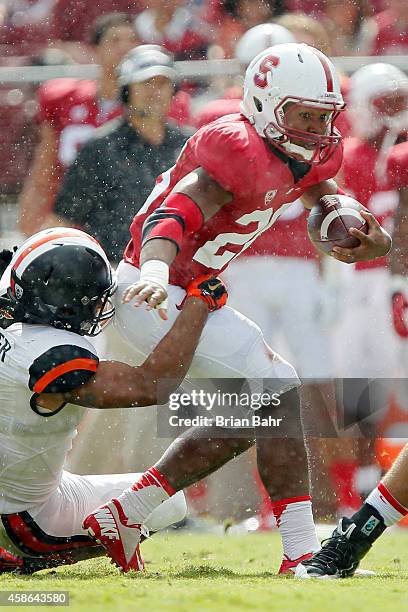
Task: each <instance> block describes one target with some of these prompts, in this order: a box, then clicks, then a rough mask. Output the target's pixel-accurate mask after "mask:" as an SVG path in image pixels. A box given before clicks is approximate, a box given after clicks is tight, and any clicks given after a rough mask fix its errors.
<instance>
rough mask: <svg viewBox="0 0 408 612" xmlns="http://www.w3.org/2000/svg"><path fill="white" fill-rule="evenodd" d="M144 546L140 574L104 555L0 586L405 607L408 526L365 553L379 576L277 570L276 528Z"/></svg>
mask: <svg viewBox="0 0 408 612" xmlns="http://www.w3.org/2000/svg"><path fill="white" fill-rule="evenodd" d="M142 552H143V556H144V558H145V561H146V568H147V569H146V572H144V573H143V574H134V573H129V574H127V575H122V574H120V573H119V572H118V570H117V569H115V568H114V567H113V566H112V565H110V564H109V561H108V560H107V559H105V558H103V559H95V560H92V561H83V562H82V563H78V564H77V565H73V566H70V567H66V568H58V569H57V570H45V571H43V572H39V573H37V574H35V575H34V576H31V577H12V578H10V576H7V575H3V576H1V577H0V581H1V585H0V590H6V589H7V590H10V589H16V590H31V589H32V590H67V591H69V593H70V600H71V602H70V607H69V609H70V610H84V611H85V610H86V611H87V610H106V611H110V610H118V611H122V610H140V611H143V612H144V611H147V612H156V611H159V610H166V611H167V610H168V611H174V612H176V611H177V612H184V611H185V612H187V611H188V612H196V611H197V612H204V611H205V612H207V611H217V612H228V611H232V610H234V611H236V610H264V611H268V612H269V611H275V610H279V611H281V612H292V611H295V610H296V611H297V610H299V611H303V610H304V611H307V612H309V611H313V612H316V611H318V612H320V611H322V612H326V611H328V612H340V611H341V612H343V611H345V612H354V611H356V612H357V611H367V612H377V611H379V610H381V611H384V612H393V611H395V612H397V611H398V612H403V611H404V610H408V530H407V531H406V532H405V531H404V530H400V531H396V532H393V533H391V534H390V535H387V536H386V537H383V539H382V540H381V541H380V542H378V543H377V546H376V548H375V550H374V551H371V552H370V554H369V556H367V558H366V559H365V562H364V564H363V567H365V568H369V569H374V570H376V571H377V572H378V574H377V576H376V577H374V578H352V579H347V580H341V581H326V582H323V581H317V580H313V581H300V580H295V579H293V578H278V577H277V576H276V571H277V568H278V566H279V562H280V559H281V548H280V542H279V537H278V535H276V534H253V535H247V536H224V537H222V536H215V535H208V534H205V535H204V534H203V535H195V534H194V535H188V534H183V533H179V534H164V535H156V536H154V537H153V538H152V539H151V540H150V541H148V542H146V543H145V544H144V545H143V547H142ZM9 609H10V608H9ZM19 609H28V608H26V607H23V608H21V607H20V608H19Z"/></svg>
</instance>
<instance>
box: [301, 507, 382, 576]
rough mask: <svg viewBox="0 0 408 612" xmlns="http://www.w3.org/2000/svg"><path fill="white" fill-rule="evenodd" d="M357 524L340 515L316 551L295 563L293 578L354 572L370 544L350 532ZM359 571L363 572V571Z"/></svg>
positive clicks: (350, 574)
mask: <svg viewBox="0 0 408 612" xmlns="http://www.w3.org/2000/svg"><path fill="white" fill-rule="evenodd" d="M356 528H357V525H356V524H355V523H354V522H353V521H352V520H350V519H348V518H342V519H340V521H339V524H338V526H337V528H336V529H335V530H334V531H333V533H332V535H331V536H330V538H328V539H327V540H323V542H322V548H321V549H320V550H319V552H317V553H315V554H314V555H313V557H312V558H311V559H308V560H305V561H303V562H302V563H300V564H299V565H298V566H297V568H296V572H295V576H296V578H325V579H336V578H348V577H350V576H353V575H354V573H355V572H356V570H357V568H358V565H359V563H360V561H361V559H362V558H363V557H364V556H365V555H366V554H367V552H368V551H369V550H370V548H371V546H372V544H371V542H370V541H369V540H368V539H367V538H364V537H358V534H356V533H354V534H353V532H354V531H355V529H356ZM352 536H354V537H352ZM356 536H357V537H356ZM359 573H360V572H359ZM361 573H362V574H363V572H362V571H361ZM364 573H365V574H373V572H364Z"/></svg>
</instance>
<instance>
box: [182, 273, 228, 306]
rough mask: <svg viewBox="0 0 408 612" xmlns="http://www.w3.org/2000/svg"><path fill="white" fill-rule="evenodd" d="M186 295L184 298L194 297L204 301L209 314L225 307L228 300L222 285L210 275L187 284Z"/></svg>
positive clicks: (199, 277) (204, 275)
mask: <svg viewBox="0 0 408 612" xmlns="http://www.w3.org/2000/svg"><path fill="white" fill-rule="evenodd" d="M186 293H187V295H186V297H187V296H195V297H198V298H200V299H202V300H204V302H206V303H207V305H208V310H209V311H210V312H213V311H214V310H218V309H219V308H222V307H223V306H225V304H226V303H227V298H228V292H227V289H226V287H225V285H224V283H223V282H222V280H221V279H219V278H217V277H216V276H213V275H212V274H203V275H202V276H198V277H197V278H195V279H193V280H192V281H191V282H190V283H189V284H188V286H187V288H186Z"/></svg>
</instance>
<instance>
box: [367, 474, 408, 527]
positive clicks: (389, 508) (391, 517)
mask: <svg viewBox="0 0 408 612" xmlns="http://www.w3.org/2000/svg"><path fill="white" fill-rule="evenodd" d="M366 504H370V506H372V507H373V508H375V509H376V510H377V511H378V512H379V514H380V515H381V516H382V518H383V519H384V524H385V526H386V527H390V525H394V524H395V523H398V521H400V520H401V519H402V518H404V516H405V515H406V514H408V509H407V508H404V506H403V505H402V504H400V503H399V501H398V500H396V499H395V497H394V496H393V495H392V494H391V493H390V492H389V490H388V489H387V487H386V486H385V485H384V483H383V482H380V484H379V485H378V487H376V488H375V489H374V490H373V491H371V493H370V495H369V496H368V497H367V499H366Z"/></svg>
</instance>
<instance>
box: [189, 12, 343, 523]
mask: <svg viewBox="0 0 408 612" xmlns="http://www.w3.org/2000/svg"><path fill="white" fill-rule="evenodd" d="M285 17H287V18H288V19H289V20H290V24H291V25H292V26H293V25H296V26H297V27H296V29H295V31H294V34H295V36H296V37H299V36H303V37H304V36H305V35H307V37H308V40H310V39H313V41H311V42H310V43H309V44H311V45H312V46H314V47H317V48H320V45H325V46H326V47H329V41H328V39H327V40H326V39H325V38H324V35H325V32H324V29H323V33H321V31H320V30H319V27H321V26H319V24H316V22H315V21H313V20H312V19H311V18H308V17H306V16H303V15H301V16H299V15H292V14H291V15H289V16H285ZM282 19H283V18H282ZM311 26H312V27H313V29H312V30H310V29H309V28H310V27H311ZM319 33H320V34H321V36H320V38H319V36H318V34H319ZM295 36H294V35H293V34H292V33H291V32H290V31H289V30H288V29H287V28H286V27H284V26H283V25H278V24H275V23H263V24H260V25H257V26H255V27H253V28H251V29H249V30H247V32H245V34H244V35H243V36H242V37H241V38H240V40H239V41H238V43H237V45H236V48H235V56H236V58H237V59H238V60H239V62H240V64H241V66H242V71H243V73H244V72H245V69H246V68H247V66H248V65H249V64H250V63H251V60H252V59H253V58H254V57H255V56H256V55H258V53H260V52H261V51H263V50H264V49H267V48H268V47H270V46H273V45H275V44H281V43H287V42H295ZM298 42H305V41H303V40H299V39H298ZM313 43H314V44H313ZM322 50H324V51H325V53H327V54H329V53H328V52H327V51H326V49H322ZM343 85H344V81H342V80H341V81H340V86H341V91H342V94H343V95H344V91H343V89H344V87H343ZM242 93H243V92H242V87H238V86H236V87H235V88H230V89H229V90H227V92H226V94H225V97H224V99H220V100H212V101H211V102H208V103H207V104H206V105H205V106H203V107H202V108H201V109H200V110H199V111H198V113H197V114H196V116H195V119H196V125H197V127H202V126H203V125H205V124H206V123H210V122H211V121H214V120H215V119H218V118H220V117H221V116H223V115H227V114H231V113H238V112H239V110H240V103H241V99H242ZM234 96H235V97H234ZM344 115H345V113H341V114H340V115H339V117H338V118H337V123H336V127H337V128H338V129H339V130H340V132H341V134H342V136H344V135H345V133H344V127H345V125H344V124H345V122H344ZM340 124H341V125H340ZM306 220H307V211H306V210H305V208H304V206H303V205H302V202H301V201H300V199H297V200H296V201H295V202H293V204H292V206H290V208H289V209H288V210H286V211H285V212H284V213H283V214H282V215H281V216H280V217H279V219H277V221H276V223H275V224H274V234H273V240H270V238H269V235H268V233H266V234H262V235H261V236H260V237H259V238H258V239H257V240H256V241H255V242H254V243H253V244H252V245H251V247H250V248H249V249H247V250H246V251H245V253H244V255H243V256H242V257H239V258H237V259H235V260H234V261H233V262H232V264H231V265H230V266H229V267H228V269H227V270H226V272H225V279H226V280H227V282H228V286H229V288H230V297H229V303H230V306H232V307H233V308H236V309H237V310H239V311H240V312H242V314H244V315H246V316H247V317H248V318H250V319H251V320H252V321H255V322H256V323H257V324H258V325H259V326H260V327H261V329H262V331H263V334H264V337H265V339H266V341H267V342H268V343H269V344H271V345H272V346H274V348H276V349H277V350H279V351H282V352H283V350H284V349H285V350H288V351H290V359H291V361H292V362H293V364H294V365H295V367H296V369H297V371H298V373H299V375H300V377H301V378H302V379H304V383H303V389H302V393H303V396H304V398H305V399H306V397H307V395H308V394H313V398H314V401H313V405H314V407H315V409H316V410H318V409H319V404H320V405H321V404H322V402H323V398H324V397H325V396H326V394H327V388H326V389H325V388H324V387H323V386H322V385H320V386H319V387H317V386H316V384H312V385H310V384H309V385H308V384H307V381H306V380H305V379H309V381H310V382H312V379H321V380H327V379H329V378H330V377H332V376H333V362H332V361H333V360H332V350H331V343H330V340H329V333H330V332H331V325H330V323H331V322H332V321H333V320H334V317H332V315H331V308H330V307H331V305H332V304H331V302H332V301H333V300H332V295H333V293H334V292H333V291H325V290H324V287H323V275H322V273H321V266H320V265H319V256H318V254H317V252H316V250H315V249H314V247H313V245H312V244H311V242H310V240H309V238H308V235H307V231H306ZM339 265H340V264H339ZM248 278H251V279H252V282H253V286H254V287H255V286H256V292H255V293H256V296H257V299H256V300H254V299H253V294H252V293H249V292H248V287H247V284H248V281H247V279H248ZM299 294H300V295H302V317H298V316H297V310H298V304H297V296H298V295H299ZM334 299H335V298H334ZM321 411H322V412H321V413H322V414H323V413H324V411H325V406H324V405H322V406H321ZM335 443H336V444H337V441H335ZM327 444H330V446H331V441H330V442H326V443H323V442H322V439H319V440H310V442H309V447H310V448H309V450H310V454H311V457H313V461H315V455H316V454H318V455H319V456H321V455H322V453H324V458H326V456H327V454H331V453H329V452H328V451H329V449H326V446H327ZM328 465H329V462H328V461H324V460H323V458H320V459H318V467H316V469H314V470H312V472H311V477H312V482H313V478H314V477H315V475H316V478H318V479H319V486H318V487H317V489H318V490H319V494H320V499H319V504H318V509H319V513H321V514H320V516H324V517H326V516H327V515H330V514H332V513H333V511H334V509H335V506H334V500H335V497H334V496H333V489H332V488H329V482H330V480H329V478H328V474H327V470H328ZM322 472H323V474H326V475H327V477H326V478H325V477H324V475H323V476H322ZM255 482H256V483H257V485H258V486H259V489H260V493H261V499H262V505H261V507H260V510H259V528H260V529H270V528H271V525H273V524H274V523H275V520H274V518H273V514H272V510H271V503H270V500H269V496H267V495H265V491H264V488H263V486H262V483H261V481H260V479H259V478H258V477H257V475H256V478H255Z"/></svg>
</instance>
